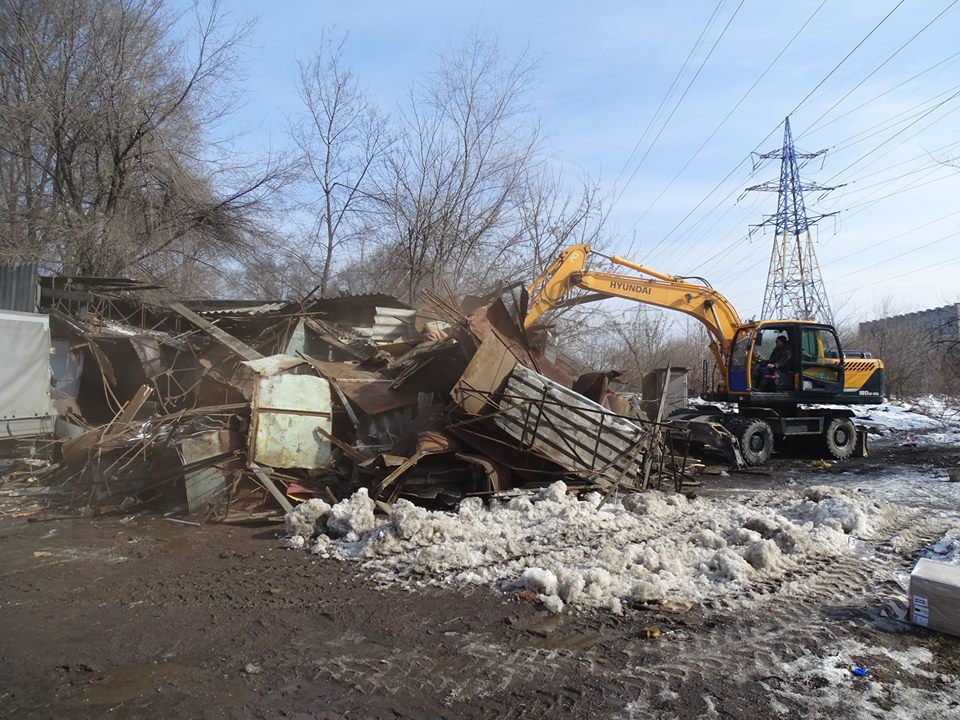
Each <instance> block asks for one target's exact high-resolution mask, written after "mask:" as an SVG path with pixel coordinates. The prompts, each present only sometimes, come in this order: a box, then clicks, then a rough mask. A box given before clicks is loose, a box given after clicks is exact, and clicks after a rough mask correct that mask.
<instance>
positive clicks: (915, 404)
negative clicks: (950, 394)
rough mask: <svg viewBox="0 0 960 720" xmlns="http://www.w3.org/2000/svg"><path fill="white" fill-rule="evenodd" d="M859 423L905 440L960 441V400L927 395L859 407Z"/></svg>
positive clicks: (912, 441) (909, 441)
mask: <svg viewBox="0 0 960 720" xmlns="http://www.w3.org/2000/svg"><path fill="white" fill-rule="evenodd" d="M855 412H856V418H855V422H856V423H857V424H858V425H864V426H866V427H872V428H875V429H876V430H878V431H880V432H884V431H887V432H892V433H893V435H894V436H895V438H896V439H897V440H898V441H899V442H901V443H914V444H919V445H956V444H960V400H958V399H956V398H947V397H943V396H935V395H923V396H920V397H917V398H914V399H913V400H912V401H910V402H906V401H900V400H887V401H884V403H883V404H881V405H867V406H860V407H858V408H856V410H855Z"/></svg>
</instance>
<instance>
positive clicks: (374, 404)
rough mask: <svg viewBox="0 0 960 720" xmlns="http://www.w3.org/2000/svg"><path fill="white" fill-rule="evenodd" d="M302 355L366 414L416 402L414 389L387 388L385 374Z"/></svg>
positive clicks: (389, 382)
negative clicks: (381, 374)
mask: <svg viewBox="0 0 960 720" xmlns="http://www.w3.org/2000/svg"><path fill="white" fill-rule="evenodd" d="M305 357H306V360H307V362H308V363H310V365H312V366H313V367H314V368H315V369H316V370H317V372H319V373H320V374H321V375H323V376H324V377H325V378H327V379H328V380H329V381H330V382H332V383H335V384H336V385H337V387H339V388H340V389H341V390H342V391H343V394H344V395H346V396H347V397H348V398H350V400H352V401H353V402H354V403H356V405H357V407H359V408H360V409H361V410H363V412H365V413H366V414H367V415H379V414H381V413H385V412H389V411H390V410H398V409H400V408H404V407H409V406H411V405H416V404H417V393H416V391H415V390H405V389H400V390H391V389H390V384H391V382H392V381H391V380H390V379H388V378H384V377H382V376H380V375H378V374H376V373H372V372H368V371H366V370H360V369H359V368H357V367H355V366H353V365H348V364H346V363H337V362H324V361H322V360H317V359H316V358H312V357H309V356H305Z"/></svg>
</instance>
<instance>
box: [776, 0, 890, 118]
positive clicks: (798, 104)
mask: <svg viewBox="0 0 960 720" xmlns="http://www.w3.org/2000/svg"><path fill="white" fill-rule="evenodd" d="M905 1H906V0H900V2H898V3H897V4H896V5H894V6H893V9H892V10H891V11H890V12H888V13H887V14H886V15H884V16H883V18H882V19H881V20H880V22H878V23H877V24H876V25H874V26H873V29H872V30H871V31H870V32H868V33H867V34H866V35H864V36H863V39H862V40H861V41H860V42H858V43H857V44H856V45H854V47H853V50H851V51H850V52H848V53H847V54H846V55H844V56H843V59H842V60H841V61H840V62H838V63H837V64H836V65H835V66H834V68H833V70H831V71H830V72H828V73H827V74H826V77H824V78H823V80H821V81H820V82H818V83H817V85H816V87H814V88H813V90H811V91H810V92H808V93H807V94H806V96H805V97H804V98H803V100H801V101H800V102H799V103H797V106H796V107H795V108H794V109H793V110H791V111H790V112H788V113H787V115H793V114H794V113H795V112H797V110H799V109H800V108H801V107H802V106H803V104H804V103H805V102H807V100H809V99H810V98H811V96H813V94H814V93H815V92H816V91H817V90H819V89H820V88H821V87H822V86H823V84H824V83H825V82H826V81H827V80H829V79H830V77H831V76H832V75H833V74H834V73H835V72H836V71H837V70H839V69H840V68H841V67H842V66H843V64H844V63H845V62H846V61H847V60H849V59H850V56H852V55H853V54H854V53H855V52H856V51H857V50H859V49H860V46H861V45H863V44H864V43H865V42H866V41H867V40H869V39H870V36H871V35H873V34H874V33H875V32H876V31H877V30H879V29H880V26H881V25H883V24H884V23H885V22H886V21H887V20H888V19H889V17H890V16H891V15H893V14H894V13H895V12H896V11H897V8H899V7H900V6H901V5H903V3H904V2H905Z"/></svg>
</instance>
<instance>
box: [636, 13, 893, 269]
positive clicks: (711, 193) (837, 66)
mask: <svg viewBox="0 0 960 720" xmlns="http://www.w3.org/2000/svg"><path fill="white" fill-rule="evenodd" d="M904 2H905V0H900V1H899V2H898V3H897V4H896V5H894V6H893V9H891V10H890V11H889V12H888V13H887V14H886V15H884V16H883V18H881V20H880V22H878V23H877V24H876V25H874V26H873V28H872V29H871V30H870V32H868V33H867V34H866V35H864V37H863V38H862V39H861V40H860V42H858V43H857V44H856V45H855V46H854V47H853V49H852V50H850V52H848V53H847V54H846V55H844V57H843V58H842V59H841V60H840V62H838V63H837V64H836V65H835V66H834V67H833V69H832V70H830V72H828V73H827V74H826V75H825V76H824V78H823V79H822V80H820V82H818V83H817V84H816V85H815V86H814V88H813V89H812V90H811V91H810V92H808V93H807V94H806V95H805V96H804V98H803V99H802V100H801V101H800V102H799V103H797V105H796V106H795V107H794V108H793V110H792V111H790V112H789V113H787V114H788V115H792V114H794V113H795V112H797V110H799V109H800V108H801V107H802V106H803V105H804V103H806V102H807V100H809V99H810V98H811V97H812V96H813V94H814V93H815V92H816V91H817V90H819V89H820V88H821V87H822V86H823V84H824V83H825V82H826V81H827V80H829V79H830V77H831V76H832V75H833V74H834V73H836V72H837V70H839V69H840V68H841V67H842V66H843V64H844V63H846V61H847V60H849V59H850V57H851V56H852V55H853V54H854V53H855V52H856V51H857V50H858V49H860V47H861V46H862V45H863V44H864V43H865V42H866V41H867V40H868V39H869V38H870V37H871V36H872V35H873V34H874V33H875V32H876V31H877V30H878V29H879V28H880V27H881V26H882V25H883V24H884V23H885V22H886V21H887V20H888V19H889V18H890V16H891V15H893V13H894V12H896V10H897V9H898V8H899V7H900V6H901V5H903V3H904ZM782 124H783V123H778V124H777V126H776V127H774V128H773V129H772V130H771V131H770V132H769V133H767V136H766V137H764V138H763V140H761V141H760V142H759V143H757V145H756V147H755V148H754V149H753V150H752V151H751V152H750V154H748V155H747V157H745V158H744V159H743V160H741V161H740V162H739V163H737V165H736V166H734V168H733V170H731V171H730V172H729V173H727V175H726V176H725V177H724V178H723V179H722V180H721V181H720V182H719V183H718V184H717V185H716V186H714V188H713V189H712V190H711V191H710V192H709V193H707V195H706V197H704V198H703V200H701V201H700V202H699V203H697V205H695V206H694V208H693V209H692V210H690V211H689V212H688V213H687V214H686V215H685V216H684V217H683V218H682V219H681V220H680V222H679V223H677V224H676V225H675V226H674V227H673V228H672V229H671V230H670V231H669V232H668V233H667V234H666V235H665V236H664V237H663V238H661V241H660V243H662V242H663V241H664V240H666V239H667V238H668V237H669V236H670V235H672V234H673V233H674V232H675V231H676V230H677V229H678V228H679V227H681V226H682V225H683V224H684V223H685V222H686V221H687V219H688V218H690V216H691V215H693V213H694V212H696V211H697V209H699V208H700V207H701V206H702V205H703V204H704V203H705V202H707V200H709V199H710V197H711V196H712V195H713V194H714V193H715V192H716V191H717V190H718V189H719V188H720V187H722V186H723V184H724V183H726V182H727V180H729V179H730V177H731V176H732V175H733V174H734V173H735V172H737V170H738V169H739V168H740V167H741V166H742V165H743V164H744V163H745V162H747V161H748V160H750V158H751V156H752V155H753V153H754V152H756V151H757V150H758V149H759V148H760V147H761V146H762V145H763V144H764V143H765V142H766V141H767V140H768V139H769V138H770V136H771V135H773V133H774V132H776V131H777V129H778V128H779V127H780V126H781V125H782ZM752 174H753V173H751V176H752ZM728 197H729V196H728ZM725 201H726V200H723V201H721V203H722V202H725ZM660 243H658V244H657V245H655V246H654V250H655V249H656V248H657V247H659V245H660ZM651 252H652V251H651Z"/></svg>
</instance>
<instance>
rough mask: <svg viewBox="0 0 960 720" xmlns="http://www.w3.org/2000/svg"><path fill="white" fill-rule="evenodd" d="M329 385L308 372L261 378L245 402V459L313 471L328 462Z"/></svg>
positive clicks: (273, 465) (330, 421) (328, 463)
mask: <svg viewBox="0 0 960 720" xmlns="http://www.w3.org/2000/svg"><path fill="white" fill-rule="evenodd" d="M332 418H333V415H332V409H331V406H330V384H329V383H328V382H327V381H326V380H324V379H323V378H319V377H316V376H313V375H274V376H272V377H261V378H259V380H258V382H257V383H256V385H255V386H254V390H253V399H252V401H251V405H250V432H249V437H248V446H249V450H250V459H251V460H255V461H257V462H261V463H264V464H265V465H269V466H270V467H282V468H306V469H318V468H323V467H328V466H329V465H330V461H331V457H330V442H329V441H328V440H327V439H326V438H324V437H319V436H318V434H317V433H316V432H315V430H316V428H317V426H318V425H321V426H323V428H324V429H325V430H326V431H327V432H328V433H330V432H332V430H333V424H332V423H333V420H332Z"/></svg>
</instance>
